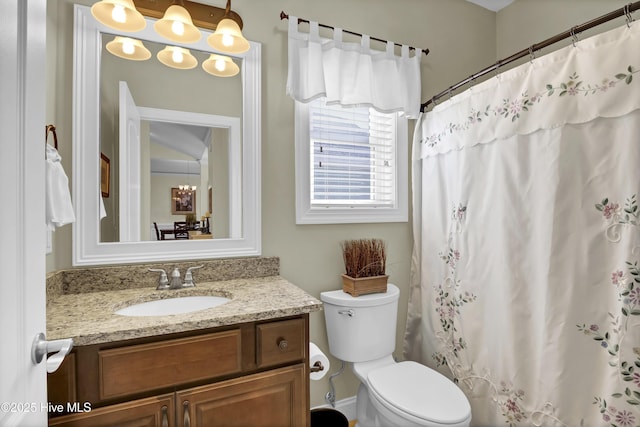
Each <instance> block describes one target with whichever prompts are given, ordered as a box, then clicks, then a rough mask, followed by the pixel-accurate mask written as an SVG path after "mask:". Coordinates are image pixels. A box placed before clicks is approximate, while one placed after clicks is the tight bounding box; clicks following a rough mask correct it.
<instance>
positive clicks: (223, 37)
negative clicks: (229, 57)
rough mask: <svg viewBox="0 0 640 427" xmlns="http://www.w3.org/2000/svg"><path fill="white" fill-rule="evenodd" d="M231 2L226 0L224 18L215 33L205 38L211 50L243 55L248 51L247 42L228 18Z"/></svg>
mask: <svg viewBox="0 0 640 427" xmlns="http://www.w3.org/2000/svg"><path fill="white" fill-rule="evenodd" d="M230 11H231V0H227V7H226V9H225V13H224V17H223V18H222V20H220V22H218V26H217V27H216V31H215V33H213V34H211V35H210V36H209V37H207V43H209V46H211V47H212V48H214V49H216V50H219V51H220V52H224V53H243V52H246V51H248V50H249V41H247V39H245V38H244V36H243V35H242V30H241V29H240V26H239V25H238V23H237V22H236V21H234V20H233V19H231V18H230V16H229V12H230Z"/></svg>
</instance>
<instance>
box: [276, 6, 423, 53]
mask: <svg viewBox="0 0 640 427" xmlns="http://www.w3.org/2000/svg"><path fill="white" fill-rule="evenodd" d="M283 19H289V15H287V14H286V13H285V12H284V11H282V12H280V20H283ZM301 22H306V23H307V24H308V23H309V21H308V20H307V19H302V18H298V24H299V23H301ZM318 25H319V26H320V27H323V28H329V29H330V30H335V28H334V27H332V26H330V25H325V24H318ZM342 32H343V33H348V34H351V35H354V36H358V37H362V34H360V33H354V32H353V31H349V30H345V29H343V30H342ZM369 38H370V39H371V40H375V41H377V42H382V43H387V40H383V39H379V38H376V37H371V36H369ZM393 44H395V45H396V46H402V45H401V44H400V43H393ZM409 49H411V50H421V51H422V52H424V54H425V55H428V54H429V49H417V48H415V47H413V46H409Z"/></svg>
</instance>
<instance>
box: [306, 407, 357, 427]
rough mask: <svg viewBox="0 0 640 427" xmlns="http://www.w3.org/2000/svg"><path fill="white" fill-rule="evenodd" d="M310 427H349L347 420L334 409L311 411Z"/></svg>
mask: <svg viewBox="0 0 640 427" xmlns="http://www.w3.org/2000/svg"><path fill="white" fill-rule="evenodd" d="M311 427H349V420H348V419H347V417H345V416H344V415H343V414H342V412H340V411H336V410H335V409H331V408H317V409H312V410H311Z"/></svg>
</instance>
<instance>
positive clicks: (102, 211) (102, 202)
mask: <svg viewBox="0 0 640 427" xmlns="http://www.w3.org/2000/svg"><path fill="white" fill-rule="evenodd" d="M98 198H99V199H100V220H102V219H103V218H106V216H107V210H106V209H105V208H104V199H103V198H102V197H101V196H98Z"/></svg>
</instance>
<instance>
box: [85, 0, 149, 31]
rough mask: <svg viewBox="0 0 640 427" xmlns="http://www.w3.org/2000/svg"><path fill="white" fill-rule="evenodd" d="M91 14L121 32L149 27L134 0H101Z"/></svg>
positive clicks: (92, 7)
mask: <svg viewBox="0 0 640 427" xmlns="http://www.w3.org/2000/svg"><path fill="white" fill-rule="evenodd" d="M91 14H92V15H93V17H94V18H96V19H97V20H98V21H99V22H100V23H102V24H104V25H106V26H107V27H110V28H114V29H116V30H120V31H130V32H134V31H140V30H142V29H144V27H145V26H146V25H147V22H146V21H145V20H144V16H142V14H141V13H140V12H138V10H137V9H136V6H135V5H134V4H133V0H100V1H99V2H98V3H95V4H94V5H93V6H91Z"/></svg>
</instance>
